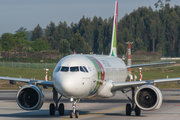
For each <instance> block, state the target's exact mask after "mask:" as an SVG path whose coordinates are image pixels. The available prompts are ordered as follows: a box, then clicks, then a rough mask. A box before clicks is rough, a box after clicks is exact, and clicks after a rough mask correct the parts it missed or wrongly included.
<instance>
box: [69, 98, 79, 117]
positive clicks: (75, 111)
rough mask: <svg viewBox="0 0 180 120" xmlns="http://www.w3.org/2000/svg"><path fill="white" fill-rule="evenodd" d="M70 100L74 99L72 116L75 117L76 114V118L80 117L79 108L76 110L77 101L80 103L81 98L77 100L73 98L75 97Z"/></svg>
mask: <svg viewBox="0 0 180 120" xmlns="http://www.w3.org/2000/svg"><path fill="white" fill-rule="evenodd" d="M70 101H73V105H72V107H73V110H71V111H70V118H73V117H74V116H75V118H78V117H79V112H78V110H76V108H77V106H76V103H78V102H79V101H80V99H77V100H75V101H74V100H73V98H71V99H70Z"/></svg>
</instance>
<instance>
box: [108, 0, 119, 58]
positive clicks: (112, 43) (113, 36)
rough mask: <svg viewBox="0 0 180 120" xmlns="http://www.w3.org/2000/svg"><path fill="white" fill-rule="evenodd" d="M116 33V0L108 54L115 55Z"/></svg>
mask: <svg viewBox="0 0 180 120" xmlns="http://www.w3.org/2000/svg"><path fill="white" fill-rule="evenodd" d="M117 35H118V1H116V3H115V12H114V21H113V30H112V40H111V50H110V53H109V56H115V57H117Z"/></svg>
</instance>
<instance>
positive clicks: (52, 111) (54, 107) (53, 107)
mask: <svg viewBox="0 0 180 120" xmlns="http://www.w3.org/2000/svg"><path fill="white" fill-rule="evenodd" d="M61 98H62V95H61V96H60V97H59V99H58V93H57V91H56V90H55V89H54V88H53V100H54V102H55V103H56V104H54V103H51V104H50V106H49V113H50V115H54V114H55V112H56V110H58V112H59V115H64V104H63V103H60V104H59V107H58V103H59V101H60V99H61Z"/></svg>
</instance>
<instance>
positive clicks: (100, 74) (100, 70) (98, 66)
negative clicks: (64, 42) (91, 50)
mask: <svg viewBox="0 0 180 120" xmlns="http://www.w3.org/2000/svg"><path fill="white" fill-rule="evenodd" d="M87 58H88V59H89V60H90V61H91V62H92V63H93V64H94V66H95V68H96V70H97V75H98V78H97V82H96V87H95V88H94V90H93V91H92V92H91V95H93V94H95V93H96V92H97V90H98V89H99V87H100V86H101V85H102V84H103V81H104V77H105V71H104V68H103V66H102V64H101V63H100V62H99V61H98V60H97V59H96V58H94V57H92V56H87Z"/></svg>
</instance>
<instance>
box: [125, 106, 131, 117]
mask: <svg viewBox="0 0 180 120" xmlns="http://www.w3.org/2000/svg"><path fill="white" fill-rule="evenodd" d="M126 115H127V116H130V115H131V104H126Z"/></svg>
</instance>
